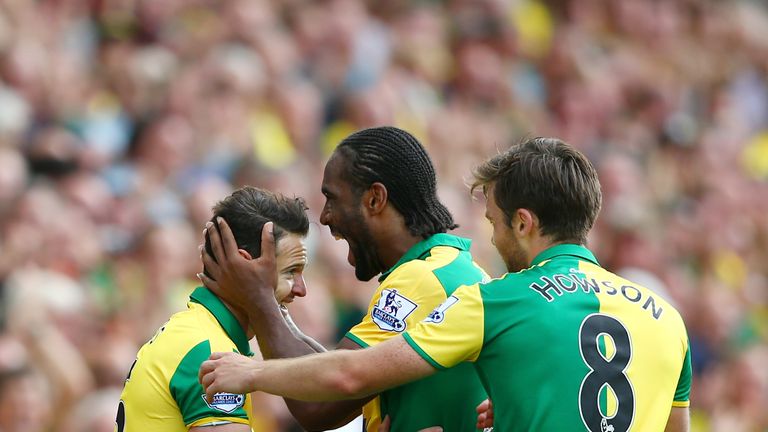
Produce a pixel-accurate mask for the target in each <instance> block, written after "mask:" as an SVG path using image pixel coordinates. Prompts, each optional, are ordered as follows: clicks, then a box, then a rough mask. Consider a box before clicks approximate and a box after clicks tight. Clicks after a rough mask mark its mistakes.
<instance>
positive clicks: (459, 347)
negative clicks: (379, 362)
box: [403, 285, 485, 369]
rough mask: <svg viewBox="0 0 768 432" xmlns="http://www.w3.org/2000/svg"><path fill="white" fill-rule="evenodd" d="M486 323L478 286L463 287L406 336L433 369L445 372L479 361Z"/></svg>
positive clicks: (406, 333)
mask: <svg viewBox="0 0 768 432" xmlns="http://www.w3.org/2000/svg"><path fill="white" fill-rule="evenodd" d="M484 322H485V321H484V309H483V300H482V297H481V295H480V287H479V285H470V286H462V287H460V288H459V289H457V290H456V291H455V292H454V293H453V295H452V296H450V297H448V299H447V300H446V301H445V302H443V304H441V305H439V306H438V307H437V308H435V310H433V311H432V312H431V313H430V314H429V316H427V318H426V319H424V321H422V322H420V323H419V324H418V325H417V326H415V327H414V328H413V329H411V330H408V331H407V332H405V333H404V334H403V337H404V338H405V340H406V341H407V342H408V344H409V345H410V346H411V347H412V348H413V349H414V350H415V351H416V352H418V353H419V355H421V357H422V358H424V360H426V361H427V362H429V363H430V364H431V365H432V366H434V367H435V368H437V369H446V368H450V367H453V366H455V365H456V364H458V363H461V362H462V361H475V360H477V357H478V356H479V355H480V350H481V349H482V347H483V337H484V328H485V324H484Z"/></svg>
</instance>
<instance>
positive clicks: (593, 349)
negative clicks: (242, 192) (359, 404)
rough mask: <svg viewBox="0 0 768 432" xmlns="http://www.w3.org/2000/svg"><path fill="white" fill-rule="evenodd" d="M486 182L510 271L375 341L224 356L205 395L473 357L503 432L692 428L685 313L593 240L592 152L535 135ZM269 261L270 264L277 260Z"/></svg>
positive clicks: (294, 390)
mask: <svg viewBox="0 0 768 432" xmlns="http://www.w3.org/2000/svg"><path fill="white" fill-rule="evenodd" d="M478 187H479V188H482V190H483V192H484V193H485V196H486V198H487V199H486V217H487V218H488V220H489V221H490V222H491V225H492V226H493V238H492V241H493V243H494V244H495V245H496V248H497V250H498V251H499V254H500V255H501V256H502V258H503V259H504V262H505V263H506V266H507V269H508V270H509V273H507V274H505V275H504V276H503V277H501V278H499V279H494V280H492V281H490V282H482V283H478V284H472V285H467V286H463V287H460V288H459V289H457V290H456V291H455V292H454V293H453V294H452V295H451V297H450V298H449V299H448V300H446V302H445V303H443V304H442V305H440V306H439V307H438V308H437V309H436V310H435V311H434V312H433V313H432V314H430V315H429V317H427V319H425V320H424V321H422V322H421V323H419V325H417V326H413V327H412V328H409V329H408V330H407V331H405V332H404V333H403V334H402V335H401V337H400V336H398V337H396V338H392V339H390V340H388V341H386V342H384V343H381V344H379V345H377V346H375V347H371V348H370V349H366V350H361V351H357V352H334V353H328V354H321V355H317V356H309V357H306V358H303V359H292V360H277V361H267V362H255V361H253V360H251V359H248V358H245V357H242V356H238V355H231V354H230V353H217V354H214V355H212V356H211V359H210V360H209V361H206V362H205V363H204V364H203V366H202V367H201V369H200V379H201V382H202V383H203V385H204V386H205V387H206V393H207V394H208V395H211V394H213V393H215V392H219V391H235V390H237V391H245V390H249V391H251V390H260V391H266V392H269V393H274V394H279V395H283V396H285V397H292V398H297V399H308V400H324V399H336V398H349V397H361V396H363V395H366V394H371V393H375V392H378V391H381V390H382V389H386V388H389V387H392V386H396V385H402V384H403V383H405V382H409V381H412V380H414V379H421V378H423V377H424V376H428V375H431V374H433V373H435V372H436V371H438V370H442V369H444V368H449V367H452V366H454V365H456V364H459V363H460V362H462V361H471V362H473V363H474V365H475V368H476V369H477V371H478V373H479V374H480V376H481V377H482V378H483V384H484V385H485V388H486V389H487V390H488V394H489V395H490V398H491V400H492V401H493V417H494V423H495V429H496V430H498V431H512V430H535V431H585V430H586V431H591V432H607V431H613V432H626V431H662V430H665V431H687V430H688V405H689V393H690V386H691V363H690V351H689V347H688V338H687V335H686V330H685V325H684V323H683V320H682V318H681V317H680V314H679V313H678V312H677V311H676V310H675V308H674V307H672V305H671V304H669V303H667V302H666V301H665V300H664V299H662V298H661V297H660V296H658V295H657V294H656V293H654V292H653V291H651V290H649V289H647V288H645V287H643V286H640V285H638V284H636V283H634V282H631V281H629V280H626V279H623V278H621V277H619V276H617V275H615V274H613V273H611V272H609V271H607V270H605V269H603V268H602V267H600V265H599V264H598V262H597V260H596V259H595V257H594V255H592V253H591V252H590V251H589V250H588V249H586V248H585V247H584V242H585V239H586V237H587V234H588V232H589V231H590V229H591V228H592V225H593V223H594V221H595V219H596V217H597V214H598V212H599V209H600V206H601V192H600V183H599V181H598V178H597V173H596V172H595V169H594V168H593V167H592V165H591V163H590V162H589V161H588V160H587V159H586V158H585V157H584V156H583V155H582V154H581V153H579V152H578V151H577V150H575V149H574V148H572V147H571V146H569V145H567V144H565V143H564V142H562V141H560V140H558V139H553V138H535V139H531V140H528V141H526V142H524V143H522V144H519V145H515V146H513V147H511V148H510V149H509V150H507V151H506V152H504V153H502V154H500V155H497V156H495V157H493V158H491V159H490V160H488V161H487V162H486V163H484V164H482V165H481V166H480V167H479V168H478V169H477V170H476V171H475V183H474V185H473V188H478ZM267 238H268V237H267ZM266 243H269V240H267V241H266ZM259 261H260V262H257V263H256V264H255V266H254V268H256V269H257V270H258V271H259V272H260V273H270V272H271V271H272V270H271V265H270V264H269V260H268V259H265V260H263V262H261V260H259ZM256 288H257V287H253V289H256ZM260 288H261V289H268V288H269V285H264V286H262V287H260ZM288 377H290V379H291V383H290V384H287V385H286V383H285V381H286V380H287V378H288Z"/></svg>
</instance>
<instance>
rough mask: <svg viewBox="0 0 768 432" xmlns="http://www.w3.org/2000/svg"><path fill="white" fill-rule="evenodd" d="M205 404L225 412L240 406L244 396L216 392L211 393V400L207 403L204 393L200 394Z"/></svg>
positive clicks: (230, 411) (243, 401)
mask: <svg viewBox="0 0 768 432" xmlns="http://www.w3.org/2000/svg"><path fill="white" fill-rule="evenodd" d="M202 398H203V400H204V401H205V404H206V405H208V408H211V409H215V410H218V411H221V412H225V413H227V414H229V413H232V412H234V411H235V410H236V409H238V408H242V406H243V404H244V403H245V396H244V395H241V394H232V393H216V394H215V395H213V402H211V403H209V402H208V399H206V397H205V395H202Z"/></svg>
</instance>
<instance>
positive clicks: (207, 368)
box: [197, 360, 216, 384]
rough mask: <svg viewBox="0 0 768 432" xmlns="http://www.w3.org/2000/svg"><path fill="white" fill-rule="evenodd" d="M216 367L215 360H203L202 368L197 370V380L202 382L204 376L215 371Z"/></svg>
mask: <svg viewBox="0 0 768 432" xmlns="http://www.w3.org/2000/svg"><path fill="white" fill-rule="evenodd" d="M214 369H216V366H215V365H214V362H213V360H206V361H204V362H202V363H201V364H200V370H199V371H198V372H197V381H198V382H200V384H202V383H203V377H205V376H206V375H207V374H209V373H211V372H213V370H214Z"/></svg>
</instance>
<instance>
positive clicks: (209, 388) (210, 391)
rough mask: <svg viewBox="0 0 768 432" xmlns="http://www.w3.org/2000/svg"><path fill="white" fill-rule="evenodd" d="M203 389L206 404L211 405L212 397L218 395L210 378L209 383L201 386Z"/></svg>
mask: <svg viewBox="0 0 768 432" xmlns="http://www.w3.org/2000/svg"><path fill="white" fill-rule="evenodd" d="M209 376H210V375H206V376H205V378H208V377H209ZM203 387H204V388H205V399H206V400H208V403H209V404H211V403H213V395H215V394H216V393H218V392H219V391H218V390H217V387H218V386H217V385H216V382H215V381H213V378H211V382H209V383H207V384H205V385H203Z"/></svg>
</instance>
